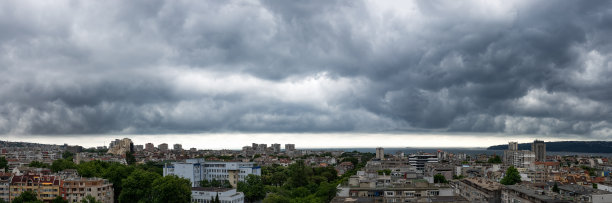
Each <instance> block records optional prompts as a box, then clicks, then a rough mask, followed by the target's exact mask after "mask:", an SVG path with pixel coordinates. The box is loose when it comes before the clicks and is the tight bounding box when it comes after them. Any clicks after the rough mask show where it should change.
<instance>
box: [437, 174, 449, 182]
mask: <svg viewBox="0 0 612 203" xmlns="http://www.w3.org/2000/svg"><path fill="white" fill-rule="evenodd" d="M434 183H448V181H447V180H446V177H444V175H442V174H436V175H434Z"/></svg>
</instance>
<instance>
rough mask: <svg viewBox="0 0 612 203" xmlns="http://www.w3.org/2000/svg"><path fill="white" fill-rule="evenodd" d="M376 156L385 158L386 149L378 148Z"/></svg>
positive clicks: (381, 158)
mask: <svg viewBox="0 0 612 203" xmlns="http://www.w3.org/2000/svg"><path fill="white" fill-rule="evenodd" d="M376 158H377V159H380V160H383V159H385V149H383V148H382V147H378V148H376Z"/></svg>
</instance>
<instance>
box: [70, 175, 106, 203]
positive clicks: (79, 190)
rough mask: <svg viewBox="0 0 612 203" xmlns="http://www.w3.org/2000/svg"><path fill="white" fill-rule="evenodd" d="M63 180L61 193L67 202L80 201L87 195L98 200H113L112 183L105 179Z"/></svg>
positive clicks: (104, 201)
mask: <svg viewBox="0 0 612 203" xmlns="http://www.w3.org/2000/svg"><path fill="white" fill-rule="evenodd" d="M63 182H64V183H63V186H62V195H63V197H64V199H66V200H68V202H81V200H83V199H85V197H87V196H88V195H91V196H92V197H94V198H96V200H97V201H99V202H103V203H113V202H114V192H113V184H112V183H110V182H109V181H108V180H106V179H102V178H68V179H65V180H64V181H63Z"/></svg>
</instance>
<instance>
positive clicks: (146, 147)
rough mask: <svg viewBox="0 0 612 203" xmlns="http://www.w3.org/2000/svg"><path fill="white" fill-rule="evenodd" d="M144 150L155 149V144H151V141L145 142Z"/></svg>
mask: <svg viewBox="0 0 612 203" xmlns="http://www.w3.org/2000/svg"><path fill="white" fill-rule="evenodd" d="M145 150H147V151H154V150H155V145H153V143H147V144H145Z"/></svg>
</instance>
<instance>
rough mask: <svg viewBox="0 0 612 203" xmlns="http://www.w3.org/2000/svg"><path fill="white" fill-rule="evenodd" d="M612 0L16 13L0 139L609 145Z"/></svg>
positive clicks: (5, 52)
mask: <svg viewBox="0 0 612 203" xmlns="http://www.w3.org/2000/svg"><path fill="white" fill-rule="evenodd" d="M611 4H612V2H609V1H588V2H582V1H577V2H573V1H572V2H569V1H566V2H546V1H476V0H475V1H465V2H449V1H385V2H380V1H368V0H365V1H306V2H285V1H274V0H260V1H257V0H253V1H220V2H211V1H164V0H159V1H154V2H151V1H127V2H126V1H104V2H74V1H54V2H40V1H13V2H5V3H3V6H2V8H0V11H1V12H0V30H1V31H0V98H2V99H0V138H1V139H2V140H10V139H12V138H15V139H20V140H38V142H53V143H54V144H55V142H63V143H71V142H70V140H71V139H74V140H80V141H79V142H82V143H85V144H82V145H84V146H92V145H95V146H100V145H101V144H93V143H95V142H99V141H100V140H102V139H101V138H102V137H104V138H112V139H114V138H123V137H130V138H132V137H134V140H138V139H141V138H144V137H146V139H150V140H164V139H167V140H188V139H189V138H193V139H192V140H201V141H202V142H203V143H194V145H201V146H207V145H208V144H207V143H206V142H207V140H210V139H212V138H214V139H216V140H220V141H221V142H225V143H224V144H225V145H227V146H228V147H232V146H234V145H236V144H235V143H231V142H229V141H236V142H240V143H242V142H247V143H251V142H265V143H274V142H278V143H280V141H273V142H270V141H267V140H273V139H276V140H284V141H285V142H284V143H295V144H297V145H302V146H312V147H315V146H320V147H327V146H347V147H359V146H365V145H366V144H369V143H374V142H376V143H380V144H379V145H380V146H383V147H391V146H392V145H393V146H395V145H397V147H403V146H417V147H423V146H434V145H436V146H437V145H442V146H451V145H453V146H452V147H482V146H490V145H495V144H503V143H502V142H501V140H505V141H504V142H507V141H517V140H518V141H520V140H522V139H524V140H533V139H543V140H547V141H549V140H550V141H557V140H603V141H609V140H611V138H612V136H611V135H612V88H610V87H612V80H610V78H612V43H611V41H610V40H609V36H612V12H610V10H609V9H608V8H610V7H612V5H611ZM138 137H141V138H138ZM313 137H314V138H316V139H313ZM383 138H385V139H383ZM62 140H66V141H62ZM107 140H109V141H110V139H107ZM260 140H263V141H260ZM292 140H293V141H292ZM427 140H436V141H437V142H436V143H435V144H431V143H427ZM323 141H325V142H323ZM143 143H144V142H143ZM169 144H170V143H169ZM182 144H184V145H185V143H182ZM225 145H222V146H225ZM240 145H242V144H240ZM468 145H472V146H468ZM211 146H212V145H211ZM219 146H221V145H219ZM376 146H378V145H376V144H375V145H374V146H368V147H376ZM228 147H226V148H228Z"/></svg>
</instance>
